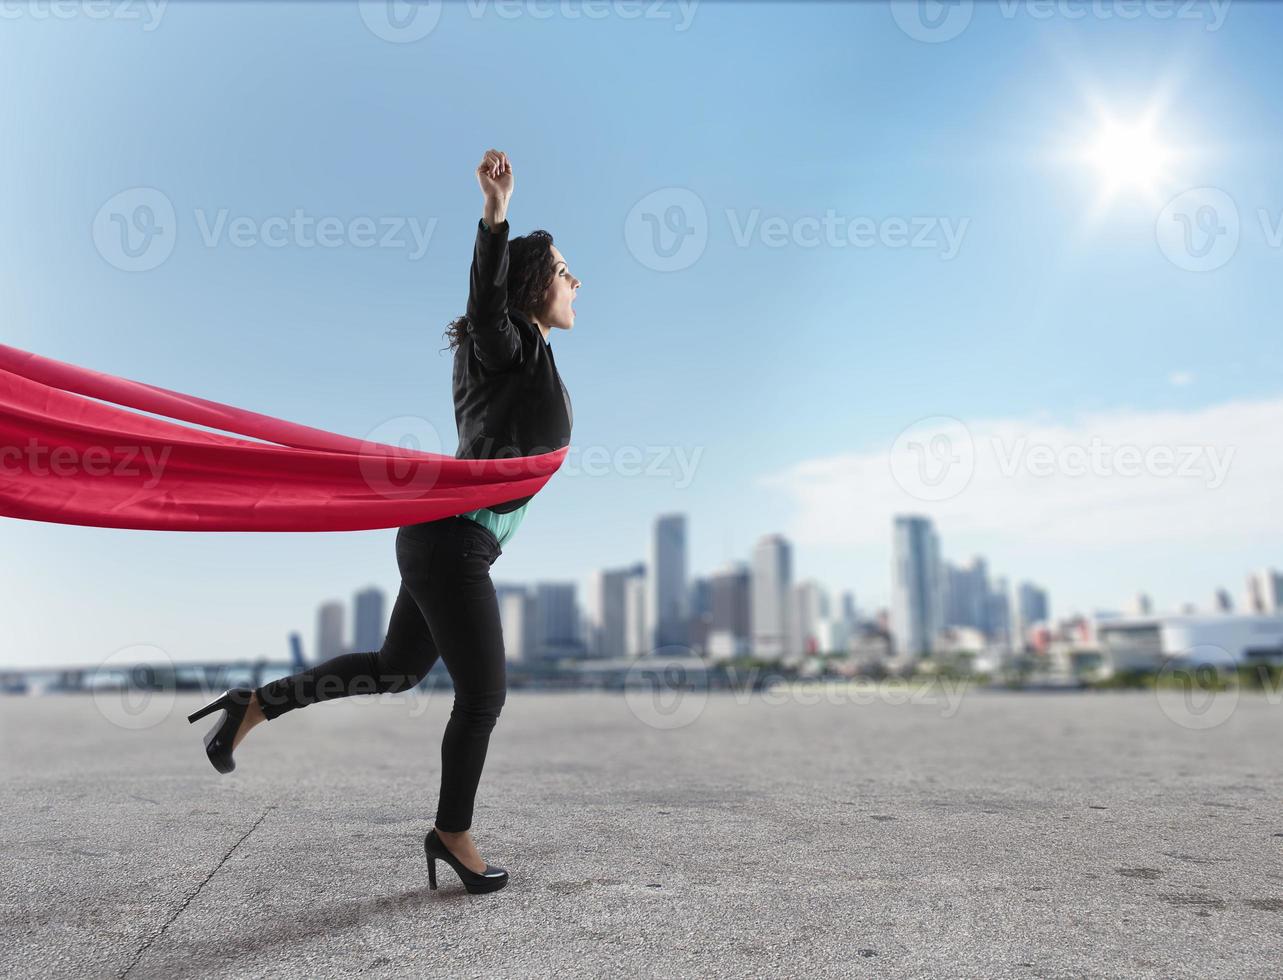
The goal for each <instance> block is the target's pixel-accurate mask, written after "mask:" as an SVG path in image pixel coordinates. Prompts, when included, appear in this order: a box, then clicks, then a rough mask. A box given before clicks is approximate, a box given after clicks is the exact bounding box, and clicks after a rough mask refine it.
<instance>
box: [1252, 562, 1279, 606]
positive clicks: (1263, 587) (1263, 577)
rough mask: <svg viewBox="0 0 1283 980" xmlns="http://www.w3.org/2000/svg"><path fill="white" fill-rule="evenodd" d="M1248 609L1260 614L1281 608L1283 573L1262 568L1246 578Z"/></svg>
mask: <svg viewBox="0 0 1283 980" xmlns="http://www.w3.org/2000/svg"><path fill="white" fill-rule="evenodd" d="M1247 598H1248V611H1249V612H1254V613H1258V614H1261V615H1268V614H1270V613H1275V612H1279V611H1280V610H1283V574H1280V573H1279V572H1276V571H1275V570H1274V569H1272V568H1263V569H1261V570H1260V571H1259V572H1257V573H1256V574H1254V575H1252V576H1250V577H1249V578H1248V580H1247Z"/></svg>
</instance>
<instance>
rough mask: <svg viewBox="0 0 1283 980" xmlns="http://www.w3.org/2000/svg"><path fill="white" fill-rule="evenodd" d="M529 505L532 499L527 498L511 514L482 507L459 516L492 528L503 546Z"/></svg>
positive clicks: (519, 523)
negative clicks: (497, 512) (498, 512)
mask: <svg viewBox="0 0 1283 980" xmlns="http://www.w3.org/2000/svg"><path fill="white" fill-rule="evenodd" d="M529 506H530V501H529V500H527V501H526V502H525V503H524V504H522V505H521V506H520V507H518V508H517V509H516V510H514V511H513V512H512V513H511V514H496V513H495V512H494V511H492V510H491V509H490V508H489V507H482V508H481V509H480V510H470V511H468V512H467V513H466V514H460V515H459V516H460V517H466V518H468V520H470V521H476V522H477V523H478V524H480V525H481V526H482V527H488V528H490V532H491V533H492V534H493V535H494V536H495V537H496V538H498V539H499V547H500V548H502V547H503V546H504V545H506V544H507V543H508V539H509V538H511V537H512V535H513V534H514V533H515V532H516V530H517V528H518V527H519V526H520V525H521V519H522V518H523V517H525V516H526V508H527V507H529Z"/></svg>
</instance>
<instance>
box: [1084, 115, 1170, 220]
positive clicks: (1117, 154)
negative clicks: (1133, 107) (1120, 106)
mask: <svg viewBox="0 0 1283 980" xmlns="http://www.w3.org/2000/svg"><path fill="white" fill-rule="evenodd" d="M1173 158H1174V154H1173V152H1172V150H1171V148H1170V147H1169V146H1167V144H1166V143H1164V141H1163V139H1162V136H1161V135H1160V134H1159V133H1157V132H1156V131H1155V128H1154V126H1153V124H1152V123H1151V122H1148V121H1141V122H1130V123H1128V122H1120V121H1118V120H1114V119H1105V120H1102V121H1101V123H1100V125H1099V128H1098V129H1097V130H1096V132H1095V133H1094V134H1093V135H1092V136H1091V137H1090V138H1089V139H1088V141H1087V143H1086V145H1085V146H1084V147H1083V149H1082V153H1081V160H1082V162H1083V163H1085V164H1087V165H1088V166H1090V167H1092V168H1093V169H1094V171H1095V176H1096V179H1097V181H1098V182H1099V187H1100V191H1101V196H1102V197H1103V198H1104V199H1105V200H1109V199H1112V198H1114V197H1117V196H1119V195H1121V194H1132V195H1137V194H1139V195H1142V196H1145V197H1149V198H1152V197H1155V196H1156V195H1158V193H1159V192H1160V191H1161V190H1162V188H1163V185H1164V183H1165V182H1166V181H1167V180H1168V179H1169V178H1170V176H1171V175H1170V173H1169V169H1170V166H1171V164H1172V162H1173Z"/></svg>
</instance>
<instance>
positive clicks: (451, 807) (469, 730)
mask: <svg viewBox="0 0 1283 980" xmlns="http://www.w3.org/2000/svg"><path fill="white" fill-rule="evenodd" d="M502 553H503V550H502V549H501V548H500V547H499V540H498V539H497V538H496V537H495V536H494V534H493V533H492V532H491V531H490V529H489V528H486V527H482V526H481V525H480V524H478V523H476V522H475V521H472V520H469V519H468V518H466V517H445V518H442V519H441V520H437V521H428V522H427V523H424V524H414V525H411V526H409V527H403V528H401V529H400V530H398V532H397V537H396V558H397V565H398V567H399V568H400V570H401V589H400V591H399V592H398V594H397V597H396V603H395V605H394V606H393V607H392V618H391V621H390V622H389V623H388V635H387V639H386V640H384V642H383V648H382V649H381V650H379V651H377V652H363V653H346V654H342V655H340V656H337V657H333V658H331V659H329V660H327V661H325V662H324V663H320V664H317V665H316V666H315V667H311V668H309V669H307V670H304V671H302V672H300V673H297V674H292V675H290V676H289V677H282V678H280V679H279V680H275V681H271V682H269V683H267V684H264V685H263V686H262V687H260V688H258V690H257V694H258V699H259V703H260V704H261V705H262V708H263V714H264V715H265V716H266V717H267V718H269V719H272V718H277V717H279V716H280V715H282V714H284V713H285V712H286V711H289V710H291V709H293V708H301V707H303V706H304V705H308V704H314V703H316V702H317V701H328V700H331V699H332V698H342V697H350V696H351V695H354V694H385V693H392V692H399V691H407V690H410V689H411V688H413V687H414V686H415V685H416V684H418V683H419V682H420V681H421V680H423V678H424V676H426V674H427V673H428V671H429V670H430V669H431V667H432V665H433V664H434V663H436V660H437V656H438V655H440V656H441V657H442V658H443V659H444V660H445V665H446V669H447V670H449V672H450V677H451V679H452V680H453V681H454V706H453V708H452V709H451V711H450V720H449V722H447V724H446V729H445V737H444V738H443V739H442V740H441V795H440V798H439V800H438V802H437V816H436V825H437V827H439V828H440V829H441V830H448V831H455V832H457V831H461V830H468V829H469V828H470V827H471V826H472V807H473V801H474V799H475V797H476V793H477V784H478V783H479V782H480V781H481V770H482V768H483V767H484V766H485V762H486V750H487V748H488V747H489V744H490V732H491V731H492V730H493V729H494V726H495V722H496V721H498V718H499V712H500V710H501V709H502V708H503V704H504V701H505V700H506V697H507V672H506V669H505V661H504V649H503V630H502V627H501V625H500V622H499V600H498V597H497V595H496V594H495V587H494V583H493V582H492V581H491V580H490V566H491V565H493V564H494V561H495V559H496V558H498V557H499V555H501V554H502Z"/></svg>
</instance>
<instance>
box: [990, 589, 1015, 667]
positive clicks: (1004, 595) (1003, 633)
mask: <svg viewBox="0 0 1283 980" xmlns="http://www.w3.org/2000/svg"><path fill="white" fill-rule="evenodd" d="M985 618H986V619H987V621H988V625H989V630H988V634H987V635H988V637H989V639H990V640H992V641H993V642H994V643H996V644H997V645H998V646H999V647H1000V648H1001V649H1003V650H1010V649H1011V647H1012V640H1013V636H1012V634H1013V633H1014V632H1015V627H1014V625H1013V623H1012V615H1011V592H1010V590H1009V589H1008V588H1007V577H1006V576H1005V575H999V576H997V577H995V578H994V580H993V588H992V589H990V590H989V602H988V605H987V606H986V611H985Z"/></svg>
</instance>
